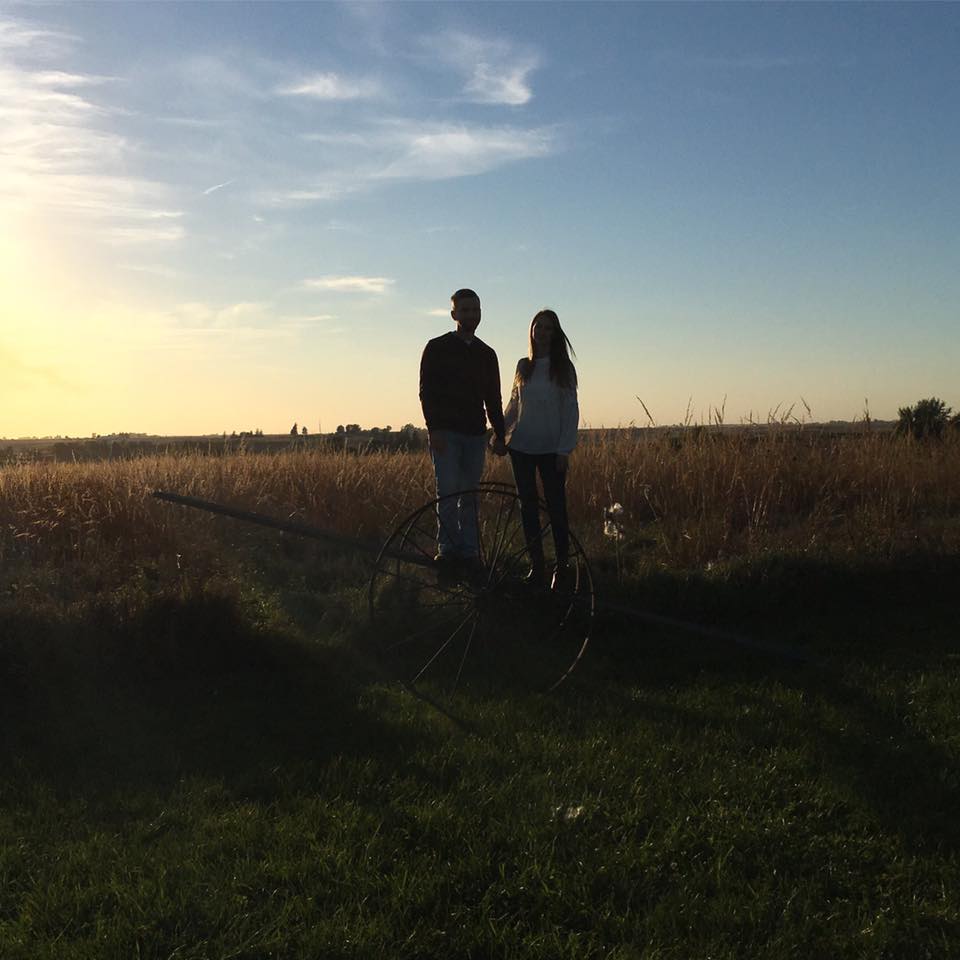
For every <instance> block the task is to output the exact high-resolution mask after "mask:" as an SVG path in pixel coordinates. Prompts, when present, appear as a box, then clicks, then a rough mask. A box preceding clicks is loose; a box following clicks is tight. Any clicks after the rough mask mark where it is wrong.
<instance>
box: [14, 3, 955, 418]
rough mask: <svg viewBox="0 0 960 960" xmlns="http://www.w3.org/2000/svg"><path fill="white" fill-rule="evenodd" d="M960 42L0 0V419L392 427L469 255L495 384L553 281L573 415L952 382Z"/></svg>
mask: <svg viewBox="0 0 960 960" xmlns="http://www.w3.org/2000/svg"><path fill="white" fill-rule="evenodd" d="M958 50H960V4H956V3H954V4H929V5H928V4H920V3H907V4H902V5H901V4H896V3H882V4H876V5H874V4H869V3H857V4H853V3H841V4H826V3H825V4H819V3H818V4H806V3H797V4H763V3H750V4H733V3H730V4H726V3H708V4H697V3H683V4H673V3H668V4H657V3H649V4H646V3H645V4H631V3H611V4H606V3H582V4H581V3H519V4H513V3H483V4H474V3H439V4H434V3H412V4H406V3H379V4H377V3H370V4H367V3H357V2H352V3H346V4H335V3H291V4H287V3H259V4H258V3H242V4H234V3H226V2H224V3H213V4H204V3H189V4H179V3H104V4H101V3H82V4H81V3H68V4H58V3H17V2H14V3H0V436H6V437H19V436H54V435H64V436H67V435H69V436H89V435H91V434H93V433H99V434H107V433H113V432H122V431H130V432H146V433H154V434H167V435H184V434H188V435H197V434H207V433H220V432H223V431H227V432H230V431H232V430H236V431H238V432H239V431H240V430H246V429H257V428H259V429H262V430H264V431H265V432H266V433H279V432H286V431H287V430H289V428H290V426H291V424H292V423H293V422H294V421H296V422H297V423H299V424H301V425H305V426H307V427H308V429H309V430H310V431H311V432H315V431H317V430H322V431H324V432H330V431H332V430H334V429H335V428H336V426H337V425H338V424H344V423H351V422H352V423H359V424H361V425H363V426H385V425H391V426H392V427H393V428H394V429H397V428H399V427H400V426H402V425H403V424H405V423H408V422H409V423H414V424H416V425H418V426H420V425H422V415H421V413H420V407H419V401H418V398H417V386H418V366H419V358H420V353H421V351H422V349H423V346H424V344H425V343H426V341H427V340H428V339H429V338H431V337H434V336H438V335H441V334H443V333H445V332H446V331H448V330H450V329H452V322H451V321H450V317H449V308H450V304H449V296H450V293H451V292H452V291H453V290H455V289H457V288H459V287H464V286H467V287H472V288H473V289H475V290H476V291H477V292H478V293H479V294H480V297H481V300H482V304H483V320H482V323H481V326H480V328H479V330H478V335H479V336H480V337H481V338H482V339H483V340H484V341H485V342H487V343H489V344H490V345H491V346H492V347H494V349H495V350H496V351H497V353H498V355H499V358H500V366H501V375H502V379H503V383H504V394H505V395H506V394H508V393H509V385H510V381H511V379H512V375H513V371H514V368H515V365H516V362H517V359H518V358H519V357H521V356H523V355H524V354H525V353H526V349H527V330H528V326H529V323H530V320H531V318H532V317H533V314H534V313H535V312H536V311H537V310H538V309H540V308H542V307H551V308H553V309H555V310H556V311H557V313H558V314H559V316H560V320H561V322H562V324H563V326H564V328H565V330H566V332H567V334H568V336H569V337H570V340H571V341H572V343H573V346H574V348H575V350H576V354H577V368H578V372H579V380H580V409H581V416H582V424H583V425H584V426H593V427H599V426H608V427H611V426H617V425H627V424H629V423H631V422H634V423H636V424H637V425H644V424H646V423H648V418H647V413H646V412H645V410H644V405H645V407H646V409H647V410H648V411H649V413H650V415H651V416H652V417H653V419H654V421H655V422H657V423H658V424H661V425H662V424H671V423H676V422H682V421H683V420H684V419H685V418H690V419H692V420H694V421H695V422H705V421H709V420H710V419H711V418H713V417H714V416H715V411H716V410H717V409H722V410H723V416H724V418H725V420H726V422H728V423H737V422H740V421H741V420H745V419H748V418H751V417H752V418H753V419H758V420H766V419H767V418H768V416H769V415H771V413H773V412H776V413H777V416H780V415H782V414H783V413H784V412H785V411H788V410H790V409H791V408H792V410H793V415H794V416H797V417H798V418H800V419H806V420H814V421H821V422H822V421H827V420H850V419H854V418H857V417H862V416H863V413H864V408H865V405H868V408H869V412H870V415H871V416H872V417H873V418H874V419H894V418H895V417H896V415H897V409H898V407H900V406H903V405H906V404H908V403H913V402H915V401H916V400H918V399H921V398H923V397H928V396H938V397H940V398H941V399H943V400H944V401H945V402H946V403H948V404H949V405H951V406H953V407H954V408H955V409H958V408H960V306H958V305H960V109H958V104H960V57H958V56H957V51H958ZM638 398H639V399H638ZM641 400H642V402H643V403H642V404H641V402H640V401H641ZM807 408H809V412H808V409H807Z"/></svg>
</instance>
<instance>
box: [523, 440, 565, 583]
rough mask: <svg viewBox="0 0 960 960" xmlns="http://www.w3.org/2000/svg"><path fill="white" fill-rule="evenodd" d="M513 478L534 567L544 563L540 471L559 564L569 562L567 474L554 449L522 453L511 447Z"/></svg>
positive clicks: (524, 532)
mask: <svg viewBox="0 0 960 960" xmlns="http://www.w3.org/2000/svg"><path fill="white" fill-rule="evenodd" d="M510 462H511V463H512V464H513V479H514V481H515V482H516V484H517V494H518V496H519V497H520V515H521V517H522V518H523V534H524V536H525V537H526V540H527V549H528V550H529V551H530V558H531V560H532V561H533V565H534V567H540V568H542V567H543V541H542V540H541V530H540V507H539V496H538V495H537V471H538V470H539V471H540V482H541V483H542V484H543V499H544V500H546V501H547V515H548V516H549V517H550V527H551V529H552V530H553V544H554V549H555V551H556V561H557V565H558V566H562V565H563V564H565V563H566V562H567V557H568V556H569V553H570V527H569V525H568V524H567V474H566V472H563V473H561V472H560V471H559V470H558V469H557V455H556V454H555V453H536V454H534V453H520V452H519V451H518V450H511V451H510Z"/></svg>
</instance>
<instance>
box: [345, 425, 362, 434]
mask: <svg viewBox="0 0 960 960" xmlns="http://www.w3.org/2000/svg"><path fill="white" fill-rule="evenodd" d="M346 430H347V433H360V424H359V423H348V424H347V427H346Z"/></svg>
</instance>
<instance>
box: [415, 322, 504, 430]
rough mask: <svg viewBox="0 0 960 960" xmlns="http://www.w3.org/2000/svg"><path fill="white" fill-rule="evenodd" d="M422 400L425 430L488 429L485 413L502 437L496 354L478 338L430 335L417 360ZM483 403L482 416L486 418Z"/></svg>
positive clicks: (498, 368)
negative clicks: (418, 362)
mask: <svg viewBox="0 0 960 960" xmlns="http://www.w3.org/2000/svg"><path fill="white" fill-rule="evenodd" d="M420 404H421V406H422V407H423V419H424V420H425V421H426V423H427V429H428V430H456V431H457V432H459V433H466V434H474V435H476V434H481V433H486V430H487V417H489V418H490V426H492V427H493V432H494V433H495V434H496V435H497V436H498V437H499V438H500V439H503V401H502V399H501V396H500V367H499V365H498V363H497V355H496V353H494V351H493V349H492V348H490V347H488V346H487V345H486V344H485V343H484V342H483V341H482V340H480V339H479V338H478V337H474V338H473V339H472V340H471V341H470V342H469V343H467V342H466V341H465V340H463V339H462V338H461V337H459V336H458V335H457V334H456V333H452V332H451V333H447V334H444V335H443V336H442V337H434V339H433V340H430V341H429V342H428V343H427V345H426V347H424V349H423V356H422V357H421V359H420ZM484 407H486V416H484Z"/></svg>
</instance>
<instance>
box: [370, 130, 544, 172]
mask: <svg viewBox="0 0 960 960" xmlns="http://www.w3.org/2000/svg"><path fill="white" fill-rule="evenodd" d="M555 145H556V137H555V134H554V132H553V131H552V130H550V129H547V128H542V127H541V128H534V129H525V128H518V127H470V126H465V125H463V126H440V127H432V128H425V129H424V128H420V129H411V130H409V131H407V133H406V135H405V137H404V138H403V145H402V152H401V155H400V156H399V157H398V158H397V159H395V160H393V161H392V162H390V163H389V164H387V165H386V166H385V167H384V168H383V169H382V170H380V171H379V173H378V174H377V176H378V177H381V178H405V179H416V180H446V179H451V178H454V177H465V176H475V175H477V174H480V173H486V172H487V171H488V170H493V169H495V168H497V167H500V166H503V165H504V164H507V163H512V162H514V161H517V160H530V159H535V158H537V157H545V156H547V155H549V154H550V153H552V152H553V150H554V148H555Z"/></svg>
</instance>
